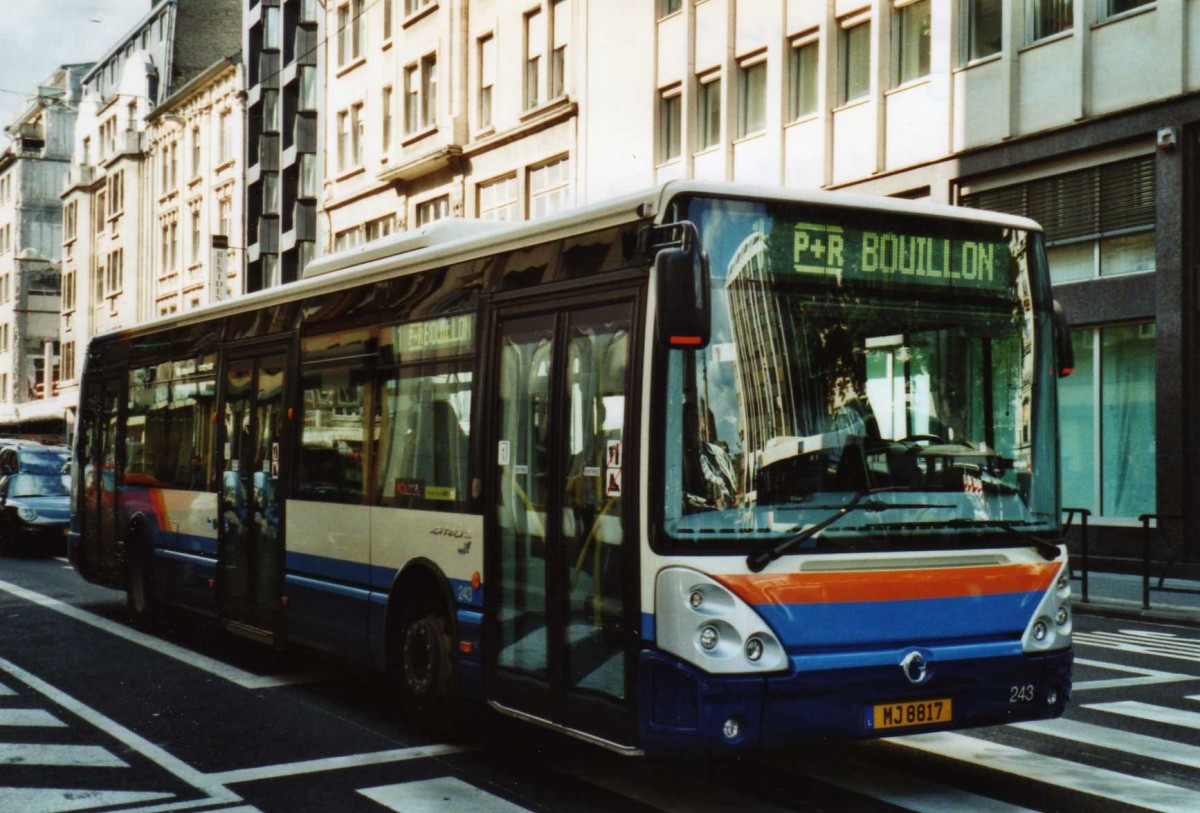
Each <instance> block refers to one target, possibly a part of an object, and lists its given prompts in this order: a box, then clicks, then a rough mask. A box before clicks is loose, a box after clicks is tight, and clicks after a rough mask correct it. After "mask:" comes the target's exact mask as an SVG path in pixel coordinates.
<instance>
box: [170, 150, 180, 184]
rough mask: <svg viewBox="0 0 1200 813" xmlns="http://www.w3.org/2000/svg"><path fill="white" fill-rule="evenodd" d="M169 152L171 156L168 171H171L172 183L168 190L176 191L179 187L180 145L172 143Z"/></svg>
mask: <svg viewBox="0 0 1200 813" xmlns="http://www.w3.org/2000/svg"><path fill="white" fill-rule="evenodd" d="M167 152H168V154H169V155H170V156H171V158H170V161H169V162H168V169H170V183H169V185H168V186H167V188H168V189H174V188H176V187H177V186H178V185H179V144H178V143H177V142H174V141H172V142H171V146H170V147H169V148H168V151H167Z"/></svg>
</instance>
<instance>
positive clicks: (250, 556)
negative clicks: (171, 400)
mask: <svg viewBox="0 0 1200 813" xmlns="http://www.w3.org/2000/svg"><path fill="white" fill-rule="evenodd" d="M286 368H287V353H286V350H281V349H278V348H273V352H270V353H268V354H263V353H259V354H256V355H253V356H248V357H240V358H227V360H226V362H225V366H224V370H225V375H224V381H223V382H222V383H223V387H222V390H223V392H222V405H221V411H220V415H221V426H220V430H221V439H220V443H221V451H222V454H221V468H220V472H221V482H220V483H219V486H218V488H219V497H218V514H219V519H218V538H217V599H218V607H219V609H220V613H221V616H222V617H223V618H224V619H225V621H226V623H227V625H229V626H230V628H231V629H233V630H234V631H238V632H243V633H247V634H251V635H254V636H259V637H265V636H268V635H270V636H273V635H277V634H279V633H280V632H281V629H282V618H283V614H282V607H281V596H282V579H283V538H282V529H283V517H282V510H283V500H282V497H283V495H282V493H281V488H282V484H283V480H282V479H281V477H280V472H281V455H282V450H283V440H284V425H285V421H284V415H283V410H284V395H285V393H284V379H285V376H284V371H285V370H286Z"/></svg>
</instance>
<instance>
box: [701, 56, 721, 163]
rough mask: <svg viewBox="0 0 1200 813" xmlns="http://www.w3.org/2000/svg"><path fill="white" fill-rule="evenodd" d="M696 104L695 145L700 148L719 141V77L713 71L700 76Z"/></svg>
mask: <svg viewBox="0 0 1200 813" xmlns="http://www.w3.org/2000/svg"><path fill="white" fill-rule="evenodd" d="M696 90H697V94H696V95H697V105H696V113H697V120H696V124H697V127H696V146H697V147H698V148H700V149H701V150H706V149H708V148H709V147H715V146H717V145H718V144H719V143H721V79H720V74H719V73H717V72H713V73H711V74H709V75H708V76H703V77H700V80H699V85H698V87H697V88H696Z"/></svg>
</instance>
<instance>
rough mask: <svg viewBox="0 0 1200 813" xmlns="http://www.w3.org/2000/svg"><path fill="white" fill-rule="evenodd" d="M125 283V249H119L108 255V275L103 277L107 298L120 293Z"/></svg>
mask: <svg viewBox="0 0 1200 813" xmlns="http://www.w3.org/2000/svg"><path fill="white" fill-rule="evenodd" d="M124 282H125V249H122V248H119V249H117V250H116V251H113V252H110V253H109V255H108V274H107V276H106V277H105V283H106V285H107V289H108V290H107V293H108V295H109V296H112V295H114V294H117V293H120V292H121V287H122V285H123V284H124Z"/></svg>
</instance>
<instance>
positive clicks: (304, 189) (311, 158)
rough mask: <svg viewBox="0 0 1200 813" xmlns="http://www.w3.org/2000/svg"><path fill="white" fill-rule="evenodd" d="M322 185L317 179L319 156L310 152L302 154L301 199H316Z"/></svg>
mask: <svg viewBox="0 0 1200 813" xmlns="http://www.w3.org/2000/svg"><path fill="white" fill-rule="evenodd" d="M319 187H320V184H319V183H318V179H317V156H315V155H313V154H312V153H310V152H306V153H301V154H300V193H299V194H300V197H302V198H315V197H316V196H317V191H318V188H319Z"/></svg>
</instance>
